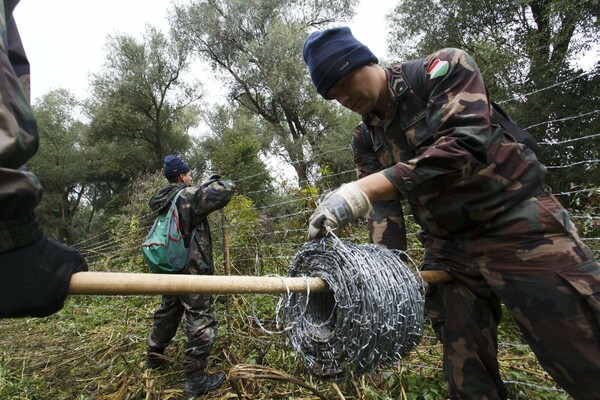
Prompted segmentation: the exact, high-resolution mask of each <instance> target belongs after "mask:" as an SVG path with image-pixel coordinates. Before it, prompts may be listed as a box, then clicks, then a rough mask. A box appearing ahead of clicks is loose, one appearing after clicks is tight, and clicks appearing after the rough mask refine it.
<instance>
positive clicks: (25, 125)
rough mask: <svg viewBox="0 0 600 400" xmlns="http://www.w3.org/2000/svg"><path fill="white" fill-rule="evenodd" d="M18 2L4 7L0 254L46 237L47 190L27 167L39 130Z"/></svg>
mask: <svg viewBox="0 0 600 400" xmlns="http://www.w3.org/2000/svg"><path fill="white" fill-rule="evenodd" d="M15 4H16V2H12V3H11V6H10V7H9V6H7V5H6V2H5V1H3V2H2V3H0V30H1V31H2V38H1V40H0V46H2V48H1V49H0V252H3V251H7V250H11V249H14V248H18V247H24V246H27V245H28V244H31V243H33V242H34V241H36V240H39V239H40V238H41V236H42V233H41V230H40V228H39V226H38V224H37V221H36V218H35V215H34V212H33V211H34V209H35V207H36V206H37V204H38V203H39V201H40V198H41V195H42V186H41V184H40V182H39V180H38V179H37V178H36V177H35V175H33V174H31V173H29V172H27V171H26V170H25V167H24V164H25V163H26V162H27V160H29V159H30V158H31V157H32V156H33V155H34V154H35V152H36V151H37V148H38V130H37V124H36V121H35V118H34V116H33V112H32V109H31V106H30V104H29V94H28V92H27V91H28V89H29V88H28V82H29V64H28V62H27V58H26V57H25V51H24V50H23V47H22V45H21V39H20V37H19V32H18V30H17V27H16V25H15V22H14V19H13V16H12V8H13V7H14V5H15ZM24 83H25V84H26V85H25V86H23V84H24Z"/></svg>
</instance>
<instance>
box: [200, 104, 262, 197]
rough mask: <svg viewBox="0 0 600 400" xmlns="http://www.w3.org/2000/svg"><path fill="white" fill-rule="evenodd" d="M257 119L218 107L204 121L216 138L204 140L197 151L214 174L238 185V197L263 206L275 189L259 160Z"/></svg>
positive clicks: (232, 109)
mask: <svg viewBox="0 0 600 400" xmlns="http://www.w3.org/2000/svg"><path fill="white" fill-rule="evenodd" d="M257 119H258V117H256V116H254V115H253V114H252V113H250V112H249V111H248V110H247V109H245V108H239V107H238V108H234V107H232V108H226V107H223V106H219V107H216V108H215V109H214V110H213V111H212V112H209V113H208V114H207V116H206V118H205V120H206V123H207V125H208V126H209V127H210V128H211V130H212V132H213V135H212V136H211V137H207V138H205V139H204V140H202V141H201V142H200V143H199V144H198V146H197V147H196V149H197V152H198V153H202V155H203V156H204V157H205V159H206V162H205V164H206V165H208V164H209V163H210V164H211V167H210V169H211V170H212V171H213V172H214V173H217V174H220V175H222V176H223V177H224V178H226V179H232V180H234V181H235V182H236V192H237V193H242V194H244V195H246V196H248V197H249V198H250V199H252V200H253V201H254V204H256V205H258V206H262V205H264V204H266V203H267V202H268V201H269V199H270V197H271V193H272V191H273V188H272V187H271V180H272V178H271V175H270V174H269V171H267V167H266V166H265V163H264V162H263V161H262V160H261V158H260V153H261V143H260V141H259V139H258V137H257V134H256V132H257V131H258V130H259V125H258V124H257Z"/></svg>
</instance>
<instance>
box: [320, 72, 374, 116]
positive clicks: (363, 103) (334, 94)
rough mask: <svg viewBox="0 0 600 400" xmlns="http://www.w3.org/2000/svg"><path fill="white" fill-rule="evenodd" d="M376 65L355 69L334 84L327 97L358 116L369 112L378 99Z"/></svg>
mask: <svg viewBox="0 0 600 400" xmlns="http://www.w3.org/2000/svg"><path fill="white" fill-rule="evenodd" d="M380 69H381V68H380V67H379V65H378V64H370V65H365V66H363V67H360V68H357V69H355V70H354V71H352V72H350V73H349V74H348V75H346V76H344V77H343V78H342V79H340V80H339V81H337V82H336V84H335V85H334V86H333V87H332V88H331V90H329V93H327V95H328V96H329V97H330V98H333V99H335V100H337V102H338V103H340V104H341V105H342V106H344V107H346V108H347V109H349V110H352V111H354V112H355V113H358V114H360V115H365V114H368V113H369V112H371V111H372V110H373V109H374V108H375V105H376V104H377V100H378V97H379V79H378V75H377V72H378V71H379V70H380Z"/></svg>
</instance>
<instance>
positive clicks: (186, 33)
mask: <svg viewBox="0 0 600 400" xmlns="http://www.w3.org/2000/svg"><path fill="white" fill-rule="evenodd" d="M355 3H356V0H328V1H325V0H316V1H311V2H306V1H303V0H197V1H193V2H190V3H185V5H183V4H182V5H179V6H176V7H175V8H174V12H173V18H172V21H171V26H172V30H173V32H174V35H175V36H177V37H178V38H179V41H180V42H184V43H189V44H190V46H192V47H193V48H194V49H195V51H196V52H197V53H198V54H199V55H200V56H201V57H202V58H203V59H204V60H207V61H209V62H210V63H211V66H212V67H213V69H214V70H215V72H220V73H222V74H224V75H225V76H227V77H228V78H229V81H228V85H229V86H228V88H229V96H230V98H231V99H232V100H234V101H237V102H238V103H239V104H240V105H241V106H243V107H245V108H247V109H248V110H250V111H251V112H253V113H254V114H256V115H258V116H260V117H261V118H262V120H263V121H264V126H265V129H264V130H263V131H262V132H261V135H262V139H261V140H262V141H263V142H264V143H268V144H269V147H270V148H269V149H268V150H269V151H271V152H272V153H274V154H275V153H278V152H279V150H281V154H280V155H281V156H283V157H284V158H285V159H286V160H287V161H288V162H289V163H290V164H291V165H292V166H293V167H294V169H295V171H296V173H297V177H298V183H299V185H300V186H306V185H307V184H308V183H309V182H310V179H309V171H310V170H311V168H312V167H314V162H313V161H311V160H310V157H311V155H312V154H313V153H315V154H316V153H319V152H320V149H319V146H320V143H321V141H322V138H323V137H324V136H326V135H329V134H330V133H332V132H336V131H340V130H342V129H346V127H345V126H344V127H340V126H339V125H337V124H336V122H337V119H336V118H334V116H335V115H336V114H338V113H345V112H346V111H344V110H341V109H339V108H336V107H335V106H334V105H333V104H328V103H326V102H324V101H323V100H321V99H320V98H319V97H318V95H317V93H316V91H315V90H314V87H313V85H312V83H311V82H310V79H309V77H308V72H307V70H306V66H305V64H304V61H303V60H302V45H303V42H304V39H305V38H306V37H307V36H308V29H309V28H318V27H324V26H326V25H328V24H330V23H333V22H337V21H344V20H347V19H348V18H350V17H351V15H352V7H353V6H354V5H355ZM346 134H347V135H349V133H348V132H346ZM265 150H267V149H265Z"/></svg>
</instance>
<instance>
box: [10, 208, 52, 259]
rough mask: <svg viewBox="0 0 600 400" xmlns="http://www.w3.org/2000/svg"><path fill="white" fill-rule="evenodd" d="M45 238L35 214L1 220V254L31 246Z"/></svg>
mask: <svg viewBox="0 0 600 400" xmlns="http://www.w3.org/2000/svg"><path fill="white" fill-rule="evenodd" d="M43 236H44V233H43V232H42V229H41V228H40V225H39V224H38V221H37V219H36V217H35V214H34V213H30V214H27V215H24V216H20V217H17V218H10V219H4V220H0V253H4V252H6V251H10V250H14V249H18V248H21V247H26V246H29V245H30V244H33V243H35V242H37V241H38V240H40V239H41V238H42V237H43Z"/></svg>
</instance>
